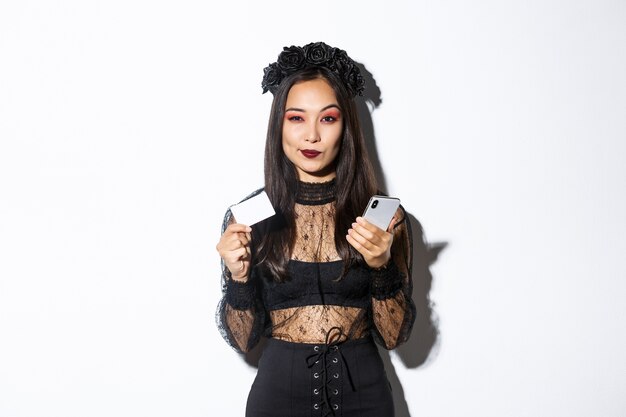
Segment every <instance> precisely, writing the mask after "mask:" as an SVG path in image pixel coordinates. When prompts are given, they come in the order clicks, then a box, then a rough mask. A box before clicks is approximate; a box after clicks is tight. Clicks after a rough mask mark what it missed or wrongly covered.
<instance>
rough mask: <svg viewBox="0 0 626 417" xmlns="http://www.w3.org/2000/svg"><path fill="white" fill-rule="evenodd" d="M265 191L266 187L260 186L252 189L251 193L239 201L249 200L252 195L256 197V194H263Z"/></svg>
mask: <svg viewBox="0 0 626 417" xmlns="http://www.w3.org/2000/svg"><path fill="white" fill-rule="evenodd" d="M263 191H265V187H261V188H258V189H256V190H254V191H252V192H251V193H250V194H248V195H246V196H245V197H244V198H243V199H242V200H241V201H239V203H243V202H244V201H246V200H249V199H251V198H252V197H255V196H257V195H259V194H261V193H262V192H263ZM239 203H237V204H239ZM231 207H232V206H231ZM229 210H230V207H229Z"/></svg>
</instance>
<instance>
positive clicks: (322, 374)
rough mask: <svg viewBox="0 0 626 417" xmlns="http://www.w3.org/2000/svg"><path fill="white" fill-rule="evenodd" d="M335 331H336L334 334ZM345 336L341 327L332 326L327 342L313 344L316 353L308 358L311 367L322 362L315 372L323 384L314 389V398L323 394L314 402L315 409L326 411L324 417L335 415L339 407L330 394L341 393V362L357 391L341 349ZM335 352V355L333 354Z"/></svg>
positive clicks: (351, 385)
mask: <svg viewBox="0 0 626 417" xmlns="http://www.w3.org/2000/svg"><path fill="white" fill-rule="evenodd" d="M333 332H335V333H334V334H333ZM337 332H338V333H337ZM333 336H334V337H333ZM343 336H344V333H343V331H342V330H341V328H340V327H332V328H331V329H330V330H328V332H327V333H326V341H325V343H324V344H323V345H315V346H313V351H314V352H315V353H313V354H312V355H309V356H308V357H307V358H306V362H307V365H308V367H309V369H311V368H313V367H315V365H319V363H320V361H321V363H322V364H321V368H319V367H318V369H316V371H317V372H314V373H313V379H314V380H315V381H314V382H318V383H319V380H320V379H321V386H316V387H315V388H314V389H313V395H314V398H316V397H317V395H320V394H321V395H322V398H321V402H319V403H318V402H317V401H316V402H315V403H314V404H313V408H314V409H315V410H319V409H321V411H322V412H324V414H322V416H323V417H325V416H328V415H329V414H332V415H333V416H335V415H336V414H335V411H337V410H338V409H339V404H338V402H337V401H336V402H334V403H332V404H331V400H330V396H331V395H333V396H335V397H337V396H339V394H340V391H339V388H340V387H341V376H342V372H341V371H342V366H341V364H343V369H345V371H346V375H347V377H348V381H349V382H350V387H351V388H352V391H356V388H355V386H354V382H353V381H352V375H350V370H349V369H348V363H347V362H346V359H345V357H344V356H343V352H342V351H341V349H340V346H341V344H342V343H343V341H342V338H343ZM333 354H335V355H334V356H333ZM339 359H341V364H340V363H339ZM333 371H334V372H333ZM334 383H337V385H336V386H335V385H334Z"/></svg>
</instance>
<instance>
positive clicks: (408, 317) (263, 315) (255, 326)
mask: <svg viewBox="0 0 626 417" xmlns="http://www.w3.org/2000/svg"><path fill="white" fill-rule="evenodd" d="M335 190H336V189H335V181H334V180H332V181H329V182H325V183H304V182H300V183H299V186H298V192H297V198H296V206H295V213H296V234H295V235H296V237H295V242H294V247H293V250H292V253H291V256H290V258H291V260H290V262H289V280H287V281H286V282H284V283H277V282H275V281H274V280H273V279H272V277H271V276H265V275H263V273H262V272H261V270H260V268H258V267H255V268H253V269H252V272H251V276H250V278H249V280H248V282H247V283H245V284H241V283H233V282H231V280H230V274H229V271H228V270H227V269H226V268H225V267H224V265H223V263H222V290H223V294H224V297H223V298H222V300H221V301H220V303H219V305H218V311H217V322H218V327H219V328H220V331H221V334H222V336H223V337H224V338H225V339H226V341H227V342H228V343H229V344H230V345H231V346H232V347H233V348H234V349H235V350H237V351H240V352H242V351H248V350H250V349H251V348H252V347H254V345H256V343H257V342H258V340H259V338H260V336H261V335H266V336H268V337H274V338H277V339H281V340H286V341H291V342H299V343H324V342H325V340H326V338H327V336H328V332H329V331H331V329H339V330H340V332H339V334H340V335H341V338H342V340H353V339H359V338H362V337H365V336H367V335H369V334H371V335H372V336H374V338H375V339H376V341H377V342H378V343H379V344H380V345H381V346H383V347H385V348H386V349H392V348H394V347H396V346H397V345H399V344H400V343H403V342H404V341H406V340H407V339H408V337H409V334H410V331H411V328H412V325H413V322H414V320H415V306H414V304H413V301H412V300H411V292H412V281H411V269H412V259H411V254H412V247H411V244H412V242H411V238H410V237H411V230H410V223H409V221H408V218H406V216H405V213H404V210H403V209H402V208H401V209H400V210H401V213H402V216H404V217H403V219H402V220H401V221H400V222H399V223H398V224H397V225H396V227H395V229H394V242H393V245H392V259H391V261H390V262H389V264H388V265H387V266H386V267H385V268H381V269H376V270H374V269H372V268H369V267H367V265H354V266H352V267H351V268H350V270H349V271H348V273H347V275H346V276H344V277H343V278H341V279H339V277H340V275H341V270H342V267H343V261H342V260H341V259H340V258H339V256H338V254H337V250H336V247H335V244H334V230H335V229H334V227H335V223H334V222H335V195H336V191H335ZM260 191H261V190H257V191H256V192H255V193H253V194H251V195H250V196H249V197H251V196H253V195H255V194H257V193H258V192H260ZM249 197H247V198H249ZM231 221H232V216H231V214H230V212H227V213H226V216H225V218H224V223H223V230H222V232H223V231H224V230H225V229H226V227H227V226H228V224H229V223H230V222H231ZM253 243H254V242H253Z"/></svg>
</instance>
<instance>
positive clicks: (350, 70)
mask: <svg viewBox="0 0 626 417" xmlns="http://www.w3.org/2000/svg"><path fill="white" fill-rule="evenodd" d="M313 66H321V67H326V68H328V69H329V70H331V71H332V72H334V73H335V74H337V76H338V77H339V79H341V80H342V81H343V83H344V84H345V86H346V88H347V89H348V90H349V91H350V93H351V94H352V96H356V95H357V94H358V95H362V93H363V88H364V86H365V81H364V80H363V77H362V76H361V71H360V70H359V67H357V65H356V63H355V62H354V61H353V60H352V59H351V58H350V57H349V56H348V54H347V53H346V51H344V50H343V49H339V48H334V47H332V46H329V45H326V44H325V43H324V42H315V43H310V44H308V45H305V46H303V47H299V46H290V47H284V48H283V51H282V52H281V53H280V55H278V59H277V60H276V62H274V63H273V64H269V66H267V67H265V68H264V69H263V82H262V83H261V87H263V94H265V93H267V92H268V91H270V92H271V93H272V94H274V92H275V91H276V89H277V88H278V86H279V84H280V83H281V81H282V80H283V79H284V78H285V77H287V76H289V75H291V74H293V73H295V72H296V71H299V70H301V69H304V68H307V67H313Z"/></svg>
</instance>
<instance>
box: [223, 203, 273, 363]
mask: <svg viewBox="0 0 626 417" xmlns="http://www.w3.org/2000/svg"><path fill="white" fill-rule="evenodd" d="M232 222H234V219H233V217H232V213H231V211H230V209H229V210H228V211H227V212H226V215H225V216H224V222H223V223H222V233H224V231H225V230H226V227H228V225H229V224H231V223H232ZM256 275H257V273H256V268H253V269H252V271H251V273H250V277H249V278H248V281H247V282H245V283H240V282H237V281H235V280H233V279H231V276H230V271H229V270H228V268H226V266H225V265H224V261H223V260H222V299H221V300H220V302H219V303H218V306H217V312H216V320H217V327H218V329H219V331H220V333H221V334H222V337H223V338H224V340H226V342H227V343H228V344H229V345H230V346H232V347H233V348H234V349H235V350H236V351H238V352H247V351H249V350H250V349H252V348H253V347H254V346H255V345H256V344H257V343H258V341H259V338H260V336H261V333H262V331H263V326H264V317H265V314H264V311H265V309H264V308H263V303H262V301H261V291H260V288H258V286H259V282H260V280H259V279H258V278H257V276H256Z"/></svg>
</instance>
